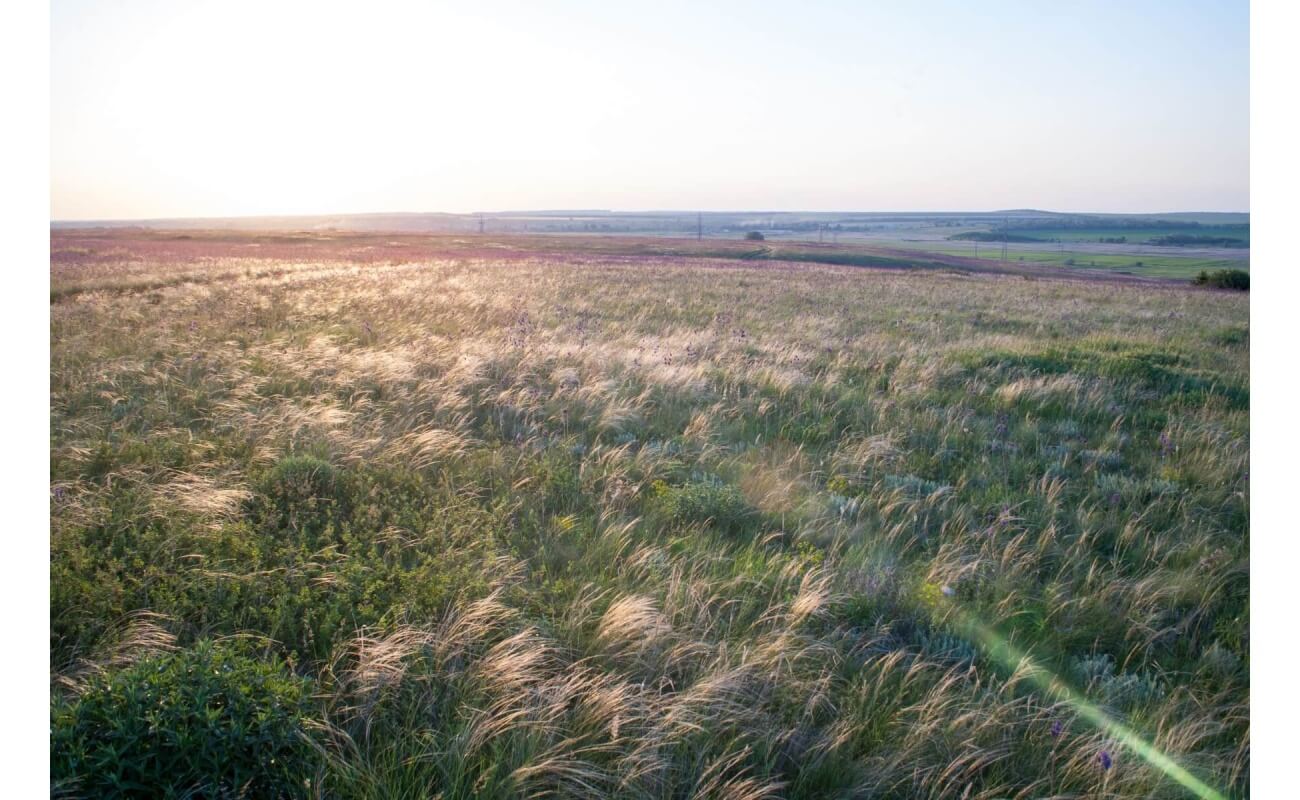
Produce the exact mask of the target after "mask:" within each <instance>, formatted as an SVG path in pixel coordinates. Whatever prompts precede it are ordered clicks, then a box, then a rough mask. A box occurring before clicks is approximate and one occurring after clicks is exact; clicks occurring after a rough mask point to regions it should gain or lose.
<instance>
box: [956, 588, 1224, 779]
mask: <svg viewBox="0 0 1300 800" xmlns="http://www.w3.org/2000/svg"><path fill="white" fill-rule="evenodd" d="M952 613H953V615H954V616H953V620H954V621H955V622H956V624H957V627H958V628H959V629H960V630H962V631H963V632H964V633H965V634H966V636H967V638H969V639H972V640H974V641H977V642H978V643H979V644H980V645H982V646H983V647H984V649H985V650H986V651H987V652H988V653H989V655H990V656H991V657H992V658H993V660H995V661H997V662H998V663H1000V664H1002V665H1003V666H1005V667H1007V668H1008V669H1013V670H1018V671H1019V672H1020V673H1021V674H1024V675H1026V676H1027V677H1028V678H1029V680H1030V682H1031V683H1032V684H1033V685H1034V686H1035V687H1037V688H1038V689H1039V690H1040V691H1042V692H1043V693H1045V694H1047V695H1048V696H1049V697H1051V698H1053V699H1055V700H1060V701H1063V702H1065V703H1067V704H1069V706H1070V707H1071V708H1072V709H1074V711H1075V712H1076V713H1077V714H1078V715H1079V716H1080V717H1082V718H1083V719H1084V720H1086V721H1087V722H1089V723H1090V724H1092V725H1093V726H1094V727H1095V728H1097V729H1098V730H1100V731H1102V732H1103V733H1105V734H1106V735H1107V736H1110V737H1111V738H1113V739H1114V740H1115V741H1116V742H1118V743H1119V744H1121V745H1123V746H1124V747H1125V748H1127V749H1128V750H1130V751H1132V752H1133V753H1135V754H1136V755H1137V756H1138V757H1139V758H1141V759H1142V760H1143V761H1145V762H1147V763H1148V764H1150V765H1151V766H1153V767H1155V768H1156V769H1158V770H1160V771H1161V772H1163V773H1164V774H1165V775H1166V776H1168V777H1169V778H1170V779H1172V780H1173V781H1175V782H1176V783H1178V784H1179V785H1180V786H1182V787H1183V788H1185V789H1187V791H1189V792H1191V793H1192V794H1193V795H1195V796H1196V797H1198V798H1200V800H1226V797H1225V796H1224V795H1223V794H1222V793H1221V792H1219V791H1218V790H1216V789H1214V788H1213V787H1211V786H1209V785H1207V784H1206V783H1205V782H1204V781H1202V780H1200V779H1199V778H1197V777H1196V776H1195V775H1193V774H1192V773H1190V772H1188V771H1187V770H1186V769H1185V768H1183V766H1182V765H1180V764H1179V763H1178V762H1176V761H1174V760H1173V759H1172V758H1170V757H1169V756H1168V755H1166V754H1164V753H1163V752H1161V751H1160V750H1159V749H1158V748H1157V747H1156V746H1155V745H1153V744H1151V743H1150V742H1148V741H1147V740H1146V739H1144V738H1142V736H1140V735H1139V734H1138V733H1137V731H1134V730H1133V729H1132V728H1130V727H1128V726H1127V725H1124V724H1123V723H1121V722H1118V721H1117V720H1115V719H1113V718H1111V716H1110V715H1109V714H1107V713H1106V712H1105V711H1104V710H1103V709H1102V708H1101V707H1100V706H1098V705H1096V704H1095V703H1092V702H1089V701H1088V700H1087V698H1085V697H1083V696H1082V695H1080V694H1079V693H1078V692H1076V691H1075V690H1073V689H1071V688H1070V687H1069V686H1068V685H1066V683H1065V682H1064V681H1062V680H1061V679H1060V678H1059V677H1057V676H1056V675H1054V674H1052V672H1051V671H1050V670H1048V669H1046V668H1045V667H1042V666H1040V665H1039V664H1037V663H1035V662H1034V660H1033V659H1032V658H1030V657H1029V655H1028V654H1027V653H1025V652H1024V651H1023V650H1021V649H1020V648H1018V647H1016V646H1015V645H1013V644H1012V643H1011V642H1009V641H1007V639H1006V637H1004V636H1002V635H1000V634H999V633H998V632H997V631H995V630H993V629H992V628H990V627H989V626H987V625H985V624H983V623H982V622H980V621H979V620H977V619H975V618H974V617H973V616H972V615H971V614H969V613H968V612H966V611H963V610H962V609H960V608H955V607H954V608H953V612H952ZM1104 755H1105V756H1106V758H1105V761H1106V762H1109V761H1110V760H1111V759H1110V754H1109V752H1104Z"/></svg>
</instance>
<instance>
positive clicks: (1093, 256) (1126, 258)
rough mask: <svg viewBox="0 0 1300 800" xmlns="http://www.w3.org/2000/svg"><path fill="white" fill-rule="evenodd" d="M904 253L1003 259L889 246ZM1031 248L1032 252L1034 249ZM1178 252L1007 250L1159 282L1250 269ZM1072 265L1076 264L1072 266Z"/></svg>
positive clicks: (982, 247) (983, 247) (945, 247)
mask: <svg viewBox="0 0 1300 800" xmlns="http://www.w3.org/2000/svg"><path fill="white" fill-rule="evenodd" d="M890 244H891V246H897V247H900V248H903V249H908V250H915V251H918V252H925V253H939V254H943V255H952V256H963V257H968V258H980V259H984V260H988V261H991V262H999V261H1001V259H1002V246H1001V244H999V243H997V242H980V243H979V246H978V248H977V247H976V246H975V243H974V242H942V243H939V242H934V243H931V242H897V243H890ZM1031 248H1032V249H1031ZM1179 250H1180V249H1179V248H1156V247H1146V248H1143V250H1142V252H1141V253H1136V254H1132V255H1113V254H1109V253H1093V252H1087V251H1080V250H1071V249H1070V245H1068V244H1067V245H1066V246H1065V247H1064V248H1060V247H1057V248H1054V249H1050V250H1049V249H1041V248H1035V247H1034V246H1033V245H1026V244H1017V243H1011V244H1009V245H1008V246H1007V253H1008V260H1009V261H1011V262H1016V263H1018V262H1020V261H1021V260H1024V261H1025V262H1028V263H1032V264H1041V265H1046V266H1052V267H1059V268H1061V269H1062V270H1066V271H1068V270H1071V269H1081V268H1088V269H1101V270H1113V271H1116V272H1126V273H1131V274H1133V275H1145V276H1149V277H1158V278H1180V279H1181V278H1187V279H1190V278H1192V277H1194V276H1195V275H1196V274H1197V273H1198V272H1200V271H1202V270H1215V269H1245V270H1249V269H1250V262H1249V260H1248V259H1242V258H1203V257H1196V256H1193V255H1183V254H1181V253H1180V252H1179ZM1071 262H1073V263H1071Z"/></svg>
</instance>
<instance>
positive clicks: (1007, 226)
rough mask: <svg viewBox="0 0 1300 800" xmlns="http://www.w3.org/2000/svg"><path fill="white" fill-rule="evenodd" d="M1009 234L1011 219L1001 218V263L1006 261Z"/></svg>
mask: <svg viewBox="0 0 1300 800" xmlns="http://www.w3.org/2000/svg"><path fill="white" fill-rule="evenodd" d="M1010 234H1011V220H1009V219H1008V218H1006V217H1003V218H1002V263H1003V264H1005V263H1007V237H1008V236H1009V235H1010Z"/></svg>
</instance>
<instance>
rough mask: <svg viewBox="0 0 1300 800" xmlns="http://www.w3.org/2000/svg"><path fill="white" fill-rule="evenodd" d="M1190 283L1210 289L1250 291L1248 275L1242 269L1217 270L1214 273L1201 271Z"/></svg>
mask: <svg viewBox="0 0 1300 800" xmlns="http://www.w3.org/2000/svg"><path fill="white" fill-rule="evenodd" d="M1192 283H1193V284H1195V285H1197V286H1208V287H1210V288H1211V289H1236V290H1238V291H1242V292H1246V291H1250V273H1249V272H1246V271H1245V270H1242V269H1218V270H1215V271H1214V272H1206V271H1205V270H1201V273H1200V274H1199V275H1197V276H1196V277H1195V278H1194V279H1193V280H1192Z"/></svg>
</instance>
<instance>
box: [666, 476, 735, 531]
mask: <svg viewBox="0 0 1300 800" xmlns="http://www.w3.org/2000/svg"><path fill="white" fill-rule="evenodd" d="M651 492H652V494H653V497H652V507H653V510H654V511H655V512H656V513H657V514H658V515H659V516H660V517H662V518H664V519H666V520H668V521H670V522H673V523H678V524H687V525H689V524H695V523H704V524H712V525H713V526H714V527H716V528H718V529H719V530H722V531H726V532H729V533H730V532H735V531H738V530H741V529H742V528H744V527H745V526H746V525H747V524H748V523H750V522H751V521H753V520H754V519H755V518H756V517H757V510H756V509H755V508H754V507H753V506H751V505H750V504H749V501H748V500H746V499H745V495H744V494H742V493H741V491H740V489H738V488H736V487H735V486H732V485H731V484H728V483H723V482H722V481H720V480H717V479H712V480H710V479H701V480H692V481H689V482H687V483H685V484H683V485H681V486H669V485H668V484H666V483H664V482H663V481H656V482H655V483H654V484H653V486H652V487H651Z"/></svg>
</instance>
